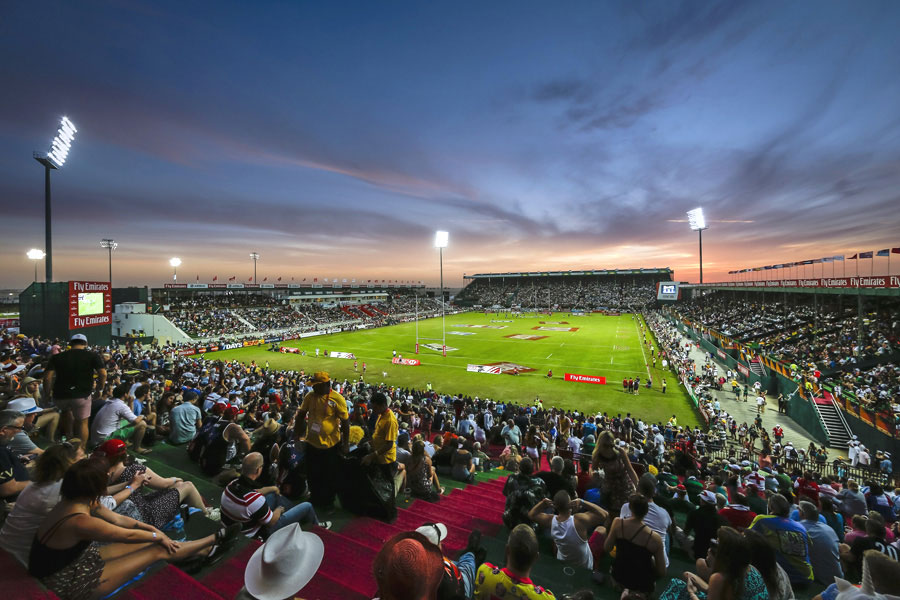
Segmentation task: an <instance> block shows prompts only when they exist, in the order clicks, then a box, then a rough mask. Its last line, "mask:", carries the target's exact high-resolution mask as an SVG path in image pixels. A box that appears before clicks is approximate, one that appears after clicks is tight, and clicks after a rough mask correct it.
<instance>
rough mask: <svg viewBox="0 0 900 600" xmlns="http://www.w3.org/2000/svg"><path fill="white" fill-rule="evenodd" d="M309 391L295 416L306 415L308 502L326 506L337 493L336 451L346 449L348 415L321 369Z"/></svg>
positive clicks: (348, 440) (339, 460) (338, 463)
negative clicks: (309, 500) (309, 495)
mask: <svg viewBox="0 0 900 600" xmlns="http://www.w3.org/2000/svg"><path fill="white" fill-rule="evenodd" d="M310 384H311V385H312V388H313V389H312V391H311V392H309V393H308V394H306V396H305V397H304V398H303V404H301V405H300V410H299V412H298V415H299V418H300V419H301V420H302V419H305V418H307V416H308V417H309V420H308V422H307V427H306V430H307V433H306V445H307V448H306V451H307V469H308V472H307V478H308V483H309V490H310V494H311V497H310V499H311V501H312V503H313V504H314V505H316V506H322V507H329V506H331V505H332V504H333V503H334V498H335V496H336V495H337V487H336V482H337V480H338V473H340V470H341V458H340V454H339V452H343V453H344V454H347V453H348V452H349V450H350V421H349V419H350V414H349V412H348V411H347V401H346V400H344V397H343V396H341V395H340V394H339V393H337V392H335V391H334V390H332V389H331V378H330V377H329V376H328V373H327V372H325V371H319V372H317V373H315V374H313V377H312V380H311V381H310Z"/></svg>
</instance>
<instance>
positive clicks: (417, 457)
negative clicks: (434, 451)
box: [406, 439, 444, 502]
mask: <svg viewBox="0 0 900 600" xmlns="http://www.w3.org/2000/svg"><path fill="white" fill-rule="evenodd" d="M406 485H407V486H408V487H409V490H410V493H411V494H412V495H413V496H415V497H416V498H422V499H424V500H428V501H430V502H434V501H436V500H438V499H439V498H440V497H441V496H442V495H443V494H444V488H442V487H441V482H440V480H439V479H438V475H437V471H436V470H435V468H434V467H433V466H431V459H430V458H429V457H428V454H427V453H426V452H425V442H424V441H423V440H421V439H417V440H416V441H415V442H413V446H412V454H411V455H410V458H409V468H408V469H407V470H406Z"/></svg>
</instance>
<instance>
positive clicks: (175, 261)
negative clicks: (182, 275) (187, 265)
mask: <svg viewBox="0 0 900 600" xmlns="http://www.w3.org/2000/svg"><path fill="white" fill-rule="evenodd" d="M169 264H170V265H172V269H173V270H172V281H178V266H179V265H180V264H181V259H180V258H178V257H177V256H175V257H173V258H170V259H169Z"/></svg>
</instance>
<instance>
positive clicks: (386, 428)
mask: <svg viewBox="0 0 900 600" xmlns="http://www.w3.org/2000/svg"><path fill="white" fill-rule="evenodd" d="M372 413H373V414H376V415H378V420H376V421H375V430H374V431H373V432H372V452H370V453H369V454H367V455H365V456H364V457H363V459H362V464H363V465H370V464H375V465H377V466H378V468H379V469H381V470H382V473H383V475H384V476H385V478H387V479H389V480H392V481H393V479H394V474H395V473H396V472H397V469H398V467H401V465H399V464H398V463H397V434H398V433H399V426H398V424H397V416H396V415H395V414H394V411H392V410H391V409H390V408H388V399H387V396H385V395H384V394H383V393H381V392H377V393H376V394H375V395H373V396H372Z"/></svg>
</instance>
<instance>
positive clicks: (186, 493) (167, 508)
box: [93, 439, 208, 529]
mask: <svg viewBox="0 0 900 600" xmlns="http://www.w3.org/2000/svg"><path fill="white" fill-rule="evenodd" d="M93 457H94V458H97V459H102V460H103V463H104V464H105V465H106V467H107V473H108V474H109V475H108V483H107V493H108V494H110V495H113V494H117V493H119V492H122V491H123V490H125V493H126V494H127V499H129V500H131V501H132V502H133V503H134V505H135V506H136V507H137V510H138V512H139V513H140V515H141V520H142V521H143V522H145V523H149V524H150V525H153V526H154V527H156V528H157V529H159V528H162V527H165V526H166V524H167V523H168V522H169V521H171V520H172V519H173V518H175V515H176V514H178V511H179V508H180V506H181V503H182V502H186V503H187V504H188V505H189V506H191V507H193V508H199V509H200V510H201V511H203V512H204V514H206V513H207V512H208V509H207V508H206V506H205V505H204V503H203V498H202V497H201V496H200V492H198V491H197V488H196V487H194V484H193V483H191V482H190V481H184V480H182V479H179V478H177V477H160V476H159V475H157V474H156V473H154V472H153V471H152V470H151V469H149V468H147V467H145V466H143V465H141V464H139V463H136V462H133V463H130V464H129V465H128V466H125V461H126V459H128V450H127V448H126V447H125V442H123V441H122V440H116V439H112V440H107V441H106V442H104V443H103V444H101V445H100V447H99V448H97V449H96V450H95V451H94V454H93ZM141 477H142V478H143V481H142V485H141V487H148V488H150V489H152V490H154V491H153V492H150V493H143V491H142V490H141V488H135V487H134V486H133V485H132V483H133V482H134V481H135V479H136V478H138V480H139V481H140V480H141V479H140V478H141ZM117 500H118V501H119V502H121V499H119V498H117Z"/></svg>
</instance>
